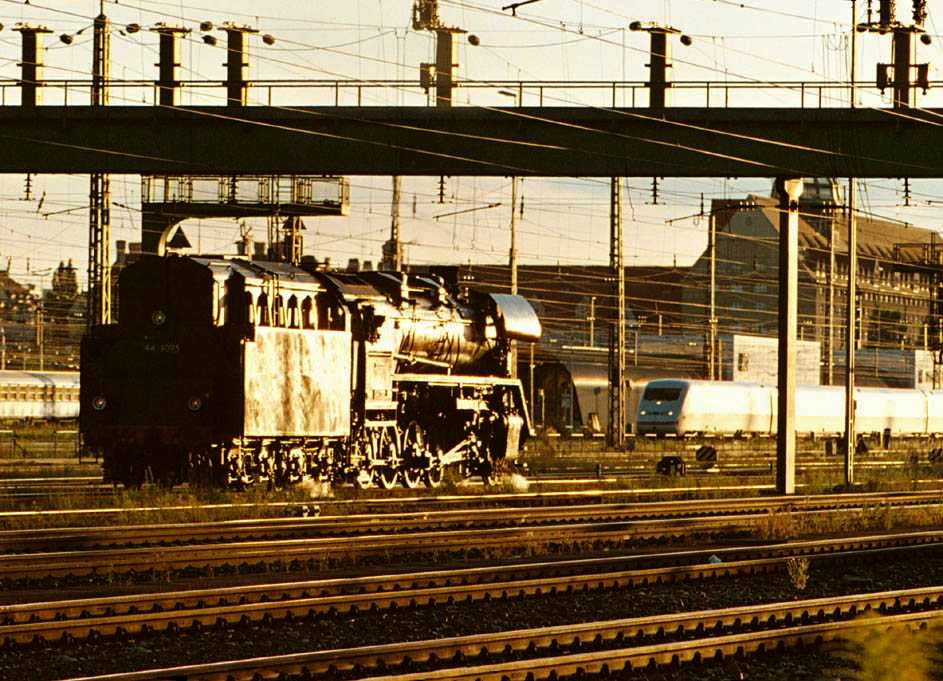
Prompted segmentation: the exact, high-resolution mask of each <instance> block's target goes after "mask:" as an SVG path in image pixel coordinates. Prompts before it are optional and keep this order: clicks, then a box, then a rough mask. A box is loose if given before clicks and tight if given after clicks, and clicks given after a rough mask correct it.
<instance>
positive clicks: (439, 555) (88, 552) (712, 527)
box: [0, 506, 940, 588]
mask: <svg viewBox="0 0 943 681" xmlns="http://www.w3.org/2000/svg"><path fill="white" fill-rule="evenodd" d="M861 510H862V509H861V507H860V506H852V507H843V508H841V509H839V510H834V509H820V510H815V509H813V510H800V509H797V508H790V507H786V509H785V511H786V513H785V514H786V515H788V516H789V518H790V519H798V518H810V517H814V516H817V515H821V514H831V515H833V516H835V514H842V513H850V514H852V515H853V517H858V515H859V514H860V512H861ZM836 517H838V518H840V516H836ZM770 518H771V516H770V513H769V512H768V511H765V510H760V511H746V512H743V511H741V512H736V513H734V514H732V515H708V516H705V517H679V518H668V519H651V518H648V519H640V520H617V521H597V522H583V521H580V522H567V523H562V524H561V523H547V524H537V525H531V524H524V525H522V526H512V527H498V528H485V529H474V528H468V527H464V528H462V529H450V530H432V531H404V532H395V533H365V534H357V535H352V536H315V537H310V536H309V537H305V538H301V539H298V538H293V539H270V540H262V541H230V542H226V543H218V542H214V543H202V544H197V543H194V544H181V545H167V546H146V547H130V548H128V547H125V548H105V549H83V550H78V551H57V552H30V553H19V554H6V555H0V583H2V584H5V585H7V586H8V588H9V586H11V585H15V584H17V583H18V582H22V581H23V580H28V581H35V580H37V579H40V578H43V577H55V576H58V577H62V576H70V575H71V576H80V575H93V574H98V575H114V574H127V573H144V574H150V575H154V574H166V573H170V572H173V571H175V570H183V569H185V568H189V569H200V570H215V569H217V568H221V567H226V566H228V567H229V568H239V567H241V566H250V567H251V566H260V567H264V566H268V565H279V566H283V568H285V569H291V568H293V567H294V566H298V567H302V566H308V567H315V568H318V569H324V568H325V567H328V568H329V567H331V566H332V565H338V564H344V565H348V566H349V565H350V564H351V563H352V562H353V563H355V564H356V563H357V562H358V561H362V560H365V559H366V558H368V557H371V556H372V557H377V556H379V557H383V558H384V559H386V560H389V558H390V557H391V556H396V557H397V558H398V560H413V561H414V562H421V561H423V560H433V559H443V558H455V559H459V558H467V557H475V558H481V557H484V556H487V555H492V554H503V555H517V554H519V553H520V552H521V551H526V552H533V553H537V554H541V553H545V552H558V551H559V550H561V549H564V548H565V549H566V550H568V551H569V550H573V549H574V548H576V547H579V548H581V549H584V550H593V551H596V550H619V549H620V548H621V547H624V546H625V545H626V544H630V543H633V542H639V541H646V540H656V539H657V540H665V539H668V538H685V539H689V538H690V537H692V536H702V537H707V536H715V537H716V536H725V537H732V536H735V535H736V534H737V533H741V534H751V535H755V534H757V532H758V531H761V530H766V529H767V528H768V525H769V523H770ZM920 535H921V533H917V534H915V535H914V536H915V537H916V536H920ZM939 537H940V535H939V533H936V532H929V533H923V534H922V539H921V540H920V541H923V542H937V541H938V540H939ZM95 541H98V540H97V539H96V540H95ZM286 566H287V567H286Z"/></svg>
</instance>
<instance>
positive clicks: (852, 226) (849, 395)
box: [845, 0, 858, 485]
mask: <svg viewBox="0 0 943 681" xmlns="http://www.w3.org/2000/svg"><path fill="white" fill-rule="evenodd" d="M855 5H856V3H855V0H852V3H851V11H852V15H853V17H852V22H851V24H852V26H851V108H852V109H853V108H855V106H856V104H855V72H856V70H857V61H856V60H857V42H858V41H857V39H856V35H857V31H856V30H855V29H856V26H855V18H854V12H855ZM855 183H856V178H854V177H849V178H848V287H847V294H846V298H845V303H846V309H845V319H846V326H847V328H846V332H845V484H846V485H852V484H854V482H855V349H856V348H855V345H856V341H855V326H856V324H855V319H856V317H857V315H858V310H857V307H858V305H857V287H858V225H857V224H856V222H855V220H856V216H855V210H856V209H857V206H856V205H855V204H856V198H857V194H856V192H855Z"/></svg>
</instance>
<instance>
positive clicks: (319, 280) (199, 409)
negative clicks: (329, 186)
mask: <svg viewBox="0 0 943 681" xmlns="http://www.w3.org/2000/svg"><path fill="white" fill-rule="evenodd" d="M118 291H119V295H120V300H119V306H118V322H117V323H116V324H106V325H101V326H98V327H95V328H93V329H92V330H90V332H89V333H88V334H87V335H86V337H85V339H84V341H83V345H82V364H81V411H80V428H81V431H82V435H83V438H84V442H85V444H86V446H87V447H89V448H92V449H93V450H96V451H97V452H98V453H99V454H100V456H101V457H102V461H103V466H104V477H105V479H106V481H111V482H120V483H124V484H125V485H128V486H138V485H140V484H141V483H142V482H144V481H145V480H153V481H155V482H158V483H162V484H165V485H172V484H174V483H176V482H180V481H185V480H189V481H197V482H202V483H208V484H219V485H231V486H241V485H245V484H249V483H253V482H256V481H260V480H263V481H268V482H269V483H271V484H275V485H282V484H290V483H294V482H298V481H300V480H302V479H305V478H313V479H318V480H325V481H332V482H339V481H349V482H353V483H355V484H358V485H361V486H369V485H377V486H379V487H382V488H390V487H392V486H394V485H396V484H397V483H398V482H399V483H402V484H403V485H405V486H407V487H416V486H419V485H422V484H425V485H428V486H436V485H438V484H439V483H440V481H441V480H442V476H443V471H444V470H445V468H446V467H447V466H454V467H456V468H458V469H459V470H460V471H461V472H463V473H464V474H466V475H481V476H482V477H483V478H484V479H485V480H489V479H490V478H491V476H492V475H493V474H494V471H495V464H496V463H497V462H498V461H500V460H502V459H505V458H507V459H512V460H513V459H514V458H515V457H516V456H517V453H518V450H519V447H520V444H521V442H522V441H523V439H524V438H526V437H527V436H528V434H529V433H530V429H531V426H530V421H529V417H528V413H527V405H526V403H525V401H524V393H523V390H522V387H521V383H520V381H518V380H517V379H516V378H512V377H511V373H510V371H509V360H508V356H509V348H510V344H511V342H512V341H524V342H533V341H536V340H537V339H538V338H539V336H540V321H539V319H538V318H537V315H536V313H535V312H534V310H533V308H532V307H531V306H530V304H529V303H528V302H527V301H526V300H525V299H523V298H521V297H519V296H515V295H503V294H494V293H490V294H486V293H478V292H465V293H462V294H461V295H456V294H454V293H452V292H450V291H447V290H446V288H445V287H444V285H443V284H442V282H441V281H439V280H437V279H435V278H423V277H418V276H412V275H407V274H404V273H400V272H395V273H394V272H327V271H322V270H320V269H319V268H317V267H316V266H315V263H302V265H301V266H294V265H290V264H287V263H276V262H258V261H247V260H239V259H228V258H223V257H215V256H206V257H201V256H180V255H172V256H167V257H158V256H145V257H144V258H142V259H141V260H140V261H139V262H137V263H135V264H132V265H130V266H128V267H127V268H125V269H124V270H123V271H122V272H121V275H120V280H119V288H118Z"/></svg>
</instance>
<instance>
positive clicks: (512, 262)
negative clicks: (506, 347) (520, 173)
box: [508, 177, 517, 376]
mask: <svg viewBox="0 0 943 681" xmlns="http://www.w3.org/2000/svg"><path fill="white" fill-rule="evenodd" d="M516 214H517V178H516V177H512V178H511V248H510V253H509V254H508V260H509V263H508V264H509V266H510V270H511V295H517V219H516ZM510 364H511V376H517V341H515V340H512V341H511V346H510Z"/></svg>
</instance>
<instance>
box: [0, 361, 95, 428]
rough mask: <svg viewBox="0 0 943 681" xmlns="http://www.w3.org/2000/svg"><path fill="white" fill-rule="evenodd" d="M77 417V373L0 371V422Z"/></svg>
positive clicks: (56, 419) (55, 419)
mask: <svg viewBox="0 0 943 681" xmlns="http://www.w3.org/2000/svg"><path fill="white" fill-rule="evenodd" d="M78 417H79V372H77V371H9V370H2V371H0V421H28V420H45V421H58V420H68V419H77V418H78Z"/></svg>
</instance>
